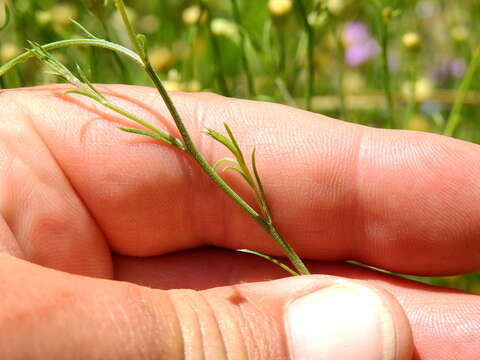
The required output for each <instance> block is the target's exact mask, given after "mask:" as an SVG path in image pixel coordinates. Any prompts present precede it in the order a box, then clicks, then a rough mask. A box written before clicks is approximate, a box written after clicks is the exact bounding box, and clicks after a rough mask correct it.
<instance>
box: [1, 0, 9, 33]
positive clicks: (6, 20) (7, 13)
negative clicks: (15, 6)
mask: <svg viewBox="0 0 480 360" xmlns="http://www.w3.org/2000/svg"><path fill="white" fill-rule="evenodd" d="M3 8H4V10H5V19H4V20H3V24H2V25H0V31H2V30H4V29H5V28H6V27H7V26H8V24H10V19H11V14H10V8H9V7H8V5H7V3H4V4H3Z"/></svg>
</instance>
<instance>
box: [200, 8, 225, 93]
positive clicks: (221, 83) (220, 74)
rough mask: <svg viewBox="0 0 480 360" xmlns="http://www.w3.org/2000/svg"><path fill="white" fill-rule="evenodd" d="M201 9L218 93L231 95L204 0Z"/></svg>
mask: <svg viewBox="0 0 480 360" xmlns="http://www.w3.org/2000/svg"><path fill="white" fill-rule="evenodd" d="M200 5H201V9H202V10H203V11H205V13H206V14H207V15H206V19H207V20H206V21H205V28H206V31H207V36H208V38H209V40H210V46H211V49H212V55H213V57H214V60H213V61H214V63H215V64H214V69H215V77H216V78H217V83H218V88H219V89H220V93H221V94H222V95H225V96H231V93H230V90H229V89H228V86H227V80H226V78H225V73H224V71H223V62H222V53H221V51H220V44H219V43H218V39H217V37H216V36H215V34H213V32H212V17H211V15H212V14H211V12H210V8H209V7H208V4H207V3H206V0H201V1H200Z"/></svg>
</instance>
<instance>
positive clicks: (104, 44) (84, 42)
mask: <svg viewBox="0 0 480 360" xmlns="http://www.w3.org/2000/svg"><path fill="white" fill-rule="evenodd" d="M68 46H95V47H100V48H103V49H108V50H112V51H116V52H118V53H121V54H123V55H125V56H127V57H129V58H130V59H131V60H133V61H135V62H136V63H137V64H139V65H141V66H143V62H142V59H141V58H140V56H138V55H137V54H136V53H135V52H133V51H132V50H130V49H127V48H125V47H123V46H121V45H118V44H114V43H111V42H108V41H105V40H102V39H71V40H61V41H56V42H53V43H50V44H46V45H42V47H43V48H44V49H45V50H55V49H61V48H64V47H68ZM34 56H35V54H34V51H33V50H29V51H26V52H24V53H23V54H20V55H19V56H17V57H16V58H14V59H12V60H10V61H9V62H7V63H5V64H4V65H2V66H1V67H0V76H3V75H4V74H5V73H6V72H7V71H9V70H10V69H12V68H13V67H15V66H16V65H18V64H20V63H22V62H24V61H26V60H28V59H29V58H32V57H34Z"/></svg>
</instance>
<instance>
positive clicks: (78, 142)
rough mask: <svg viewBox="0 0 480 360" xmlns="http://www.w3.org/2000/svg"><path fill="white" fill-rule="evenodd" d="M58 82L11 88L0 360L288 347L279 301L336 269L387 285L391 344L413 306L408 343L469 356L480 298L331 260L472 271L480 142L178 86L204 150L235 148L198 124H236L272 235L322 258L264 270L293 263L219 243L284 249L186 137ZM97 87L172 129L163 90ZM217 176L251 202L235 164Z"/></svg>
mask: <svg viewBox="0 0 480 360" xmlns="http://www.w3.org/2000/svg"><path fill="white" fill-rule="evenodd" d="M66 89H67V87H65V86H47V87H36V88H25V89H16V90H7V91H2V92H0V113H1V114H2V117H1V120H0V170H1V171H0V184H1V185H0V215H1V217H0V279H1V280H0V293H1V294H6V295H3V296H2V297H1V298H0V332H1V333H2V334H3V335H2V336H1V337H0V349H2V352H3V353H4V354H3V357H4V358H13V357H15V358H25V357H28V358H56V357H61V356H64V354H72V356H74V357H75V356H76V357H78V358H82V357H89V358H95V357H96V358H115V359H118V358H132V357H135V358H142V357H143V358H153V357H159V358H167V359H168V358H176V357H179V356H180V354H182V355H183V354H185V356H186V357H188V358H191V359H195V358H197V356H198V358H201V357H199V356H200V355H198V354H203V355H205V357H206V358H219V359H221V358H226V357H227V356H230V357H231V358H242V357H250V358H278V359H282V358H287V357H288V350H287V346H286V340H285V335H284V329H283V319H282V316H283V315H282V312H283V309H284V307H285V304H287V303H288V302H289V301H292V300H293V299H295V298H298V297H299V296H302V295H303V294H306V293H308V292H311V291H313V290H315V289H321V288H324V287H326V286H328V285H331V284H333V283H335V282H336V281H338V280H339V277H342V278H351V279H358V280H366V281H367V282H366V283H364V284H366V286H369V287H371V288H372V289H374V290H375V291H377V292H378V293H379V294H381V296H382V298H384V300H385V303H386V305H387V307H388V308H389V310H390V311H391V314H392V316H393V317H394V321H395V324H396V326H398V327H399V328H401V331H399V334H407V335H402V336H403V337H402V336H400V338H399V339H397V342H398V343H397V346H398V348H399V349H408V348H409V347H410V342H411V339H410V338H409V336H408V331H407V329H408V327H409V325H408V323H407V322H406V321H405V319H404V317H403V316H404V315H403V310H404V311H405V314H406V316H407V318H408V321H409V323H410V326H411V330H412V334H413V344H414V350H413V353H414V355H413V357H414V359H422V360H425V359H435V360H448V359H454V358H456V359H466V360H468V359H472V360H473V359H476V358H478V354H479V353H480V341H479V340H478V334H479V332H480V321H479V319H480V298H479V297H478V296H475V295H471V294H466V293H462V292H457V291H453V290H447V289H441V288H433V287H429V286H424V285H419V284H417V283H413V282H410V281H406V280H401V279H398V278H395V277H392V276H389V275H386V274H381V273H378V272H373V271H370V270H366V269H361V268H358V267H354V266H351V265H348V264H344V263H342V262H340V261H341V260H346V259H355V260H357V261H361V262H363V263H366V264H369V265H373V266H378V267H381V268H385V269H388V270H392V271H398V272H404V273H411V274H418V275H451V274H459V273H464V272H472V271H479V269H480V241H479V238H480V208H479V206H480V205H479V204H480V181H479V180H478V179H480V163H479V161H478V159H479V157H480V147H478V146H477V145H474V144H470V143H466V142H462V141H458V140H454V139H450V138H445V137H441V136H437V135H432V134H426V133H417V132H410V131H390V130H378V129H371V128H367V127H362V126H358V125H354V124H349V123H344V122H341V121H337V120H334V119H330V118H327V117H324V116H320V115H317V114H312V113H308V112H305V111H301V110H296V109H292V108H289V107H286V106H281V105H275V104H268V103H258V102H252V101H241V100H235V99H226V98H223V97H220V96H216V95H211V94H195V95H192V94H181V93H178V94H175V95H174V102H175V104H176V105H177V106H178V109H179V112H180V113H181V115H182V116H183V118H184V120H185V122H186V123H187V126H188V128H189V129H190V131H191V134H192V137H193V138H194V141H195V142H196V144H197V145H198V147H199V149H200V150H201V152H202V153H203V154H205V156H206V157H207V159H208V160H209V161H210V162H212V163H213V162H214V161H215V160H217V159H219V158H222V157H225V156H228V152H227V151H226V150H225V149H224V148H223V147H222V146H221V145H220V144H218V143H215V142H214V141H213V140H211V139H209V138H207V137H206V136H205V135H201V133H200V130H201V129H202V127H204V126H208V127H211V128H213V129H218V130H220V129H222V128H223V125H222V124H223V122H228V124H229V125H230V127H231V128H232V129H233V132H234V133H235V135H236V136H237V138H238V140H239V142H240V144H241V146H242V148H243V149H244V150H245V152H246V153H247V151H248V150H249V149H252V148H253V146H256V147H257V162H258V164H257V165H258V168H259V171H260V174H261V176H262V179H263V182H264V186H265V190H266V193H267V197H268V199H269V201H270V205H271V209H272V213H273V217H274V221H275V223H276V224H278V228H279V231H280V233H281V234H283V236H284V238H285V239H287V241H289V242H290V244H291V245H292V246H293V247H294V248H295V249H296V250H297V251H298V253H299V255H300V256H301V257H304V258H308V259H309V261H308V266H309V267H310V269H311V271H312V273H316V274H322V275H312V276H309V277H303V278H287V279H281V280H276V281H267V282H261V281H266V280H271V279H280V278H282V277H285V276H286V275H285V273H283V272H282V271H281V270H280V269H278V268H277V267H275V266H273V265H272V264H270V263H268V262H266V261H265V260H262V259H259V258H257V257H254V256H252V255H247V254H240V253H236V252H233V251H229V250H228V249H237V248H249V249H252V250H257V251H261V252H265V253H268V254H270V255H281V252H280V250H279V249H278V247H277V245H276V244H275V243H273V241H272V240H271V239H270V238H269V237H268V236H266V234H265V233H264V232H263V230H262V229H261V228H260V227H258V225H256V224H255V223H254V222H253V221H252V220H251V219H250V218H248V216H247V215H246V214H244V213H243V212H242V211H241V210H240V209H239V208H237V207H236V205H235V204H233V203H232V202H231V200H230V199H228V198H227V197H226V196H225V195H224V194H223V193H222V192H221V191H219V190H218V189H217V188H216V187H215V186H214V185H213V184H212V183H211V182H210V180H209V179H208V178H207V177H206V176H205V175H204V174H203V173H201V171H200V169H199V167H198V166H197V165H196V164H195V163H194V162H193V161H192V160H191V159H190V158H189V157H187V156H186V155H185V154H184V153H182V152H181V151H179V150H177V149H174V148H172V147H169V146H168V145H163V144H159V143H157V142H155V141H154V140H153V139H149V138H145V137H139V136H137V135H133V134H126V133H123V132H120V131H119V130H117V129H116V127H117V126H118V124H122V125H126V124H128V123H126V122H125V121H124V120H122V119H120V118H119V117H117V116H115V115H113V114H112V113H109V112H107V111H105V110H104V109H103V108H101V107H100V106H99V105H97V104H94V103H92V102H91V101H90V100H88V99H84V98H81V97H78V96H72V95H69V96H65V95H63V92H64V91H65V90H66ZM102 89H103V90H105V91H106V92H107V93H109V94H110V95H109V96H111V97H112V99H115V101H116V102H118V104H120V105H121V106H123V107H125V108H128V109H129V110H130V111H132V112H134V113H135V114H138V115H141V116H142V117H143V118H145V119H147V120H149V121H152V122H153V123H155V124H157V125H158V126H162V127H164V128H166V129H168V130H169V131H171V133H173V134H176V131H175V128H174V126H173V124H172V122H171V121H170V120H169V119H170V118H169V117H168V116H167V115H166V114H167V113H166V110H165V107H164V105H163V104H162V102H161V100H159V98H158V95H157V94H156V92H155V91H154V90H152V89H148V88H140V87H125V86H109V87H102ZM129 125H130V126H131V124H129ZM224 175H225V179H226V180H227V181H228V182H229V183H230V184H232V186H233V187H234V188H235V189H237V190H238V192H239V193H240V194H241V195H242V196H244V198H246V199H248V200H249V201H250V203H252V200H253V197H252V195H251V194H250V193H249V192H248V189H247V187H246V186H245V184H244V183H243V182H242V180H241V179H240V177H239V176H237V175H235V174H233V173H231V174H230V173H228V172H227V173H225V174H224ZM215 247H221V248H224V250H221V249H217V248H215ZM113 280H122V281H124V282H120V281H113ZM134 284H137V285H134ZM169 289H175V290H169ZM179 289H184V290H179ZM385 289H386V290H387V291H385ZM398 304H400V305H401V307H400V306H399V305H398ZM402 308H403V310H402ZM222 324H223V325H222ZM245 329H247V330H245ZM200 330H201V331H200ZM201 332H203V333H204V334H207V336H204V337H202V336H200V333H201ZM206 339H207V340H206ZM205 341H207V343H205ZM399 351H400V350H399ZM405 354H406V353H404V354H401V353H398V354H397V358H398V359H404V358H405V356H406V355H405Z"/></svg>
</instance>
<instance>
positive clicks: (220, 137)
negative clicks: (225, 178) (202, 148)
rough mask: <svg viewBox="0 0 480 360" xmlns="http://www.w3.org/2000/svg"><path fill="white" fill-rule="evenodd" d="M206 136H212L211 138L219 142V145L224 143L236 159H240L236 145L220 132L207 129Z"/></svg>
mask: <svg viewBox="0 0 480 360" xmlns="http://www.w3.org/2000/svg"><path fill="white" fill-rule="evenodd" d="M204 132H205V134H206V135H208V136H210V137H211V138H213V139H215V140H217V141H218V142H219V143H222V144H223V145H224V146H225V147H226V148H227V149H228V150H230V151H231V152H232V154H233V155H235V157H238V153H237V149H236V148H235V144H234V143H233V142H232V141H231V140H230V139H229V138H227V137H226V136H224V135H222V134H220V133H219V132H218V131H215V130H213V129H210V128H206V129H205V131H204Z"/></svg>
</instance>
